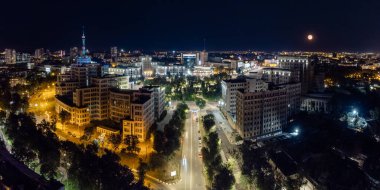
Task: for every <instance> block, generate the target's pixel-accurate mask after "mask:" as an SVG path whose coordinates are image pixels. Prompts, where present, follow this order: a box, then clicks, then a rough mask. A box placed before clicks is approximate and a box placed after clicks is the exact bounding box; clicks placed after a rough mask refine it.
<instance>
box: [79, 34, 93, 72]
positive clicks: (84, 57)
mask: <svg viewBox="0 0 380 190" xmlns="http://www.w3.org/2000/svg"><path fill="white" fill-rule="evenodd" d="M89 63H91V57H89V56H87V55H86V36H85V35H84V28H83V34H82V51H81V56H79V57H77V64H79V65H82V64H89Z"/></svg>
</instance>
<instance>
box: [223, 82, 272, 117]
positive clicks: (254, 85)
mask: <svg viewBox="0 0 380 190" xmlns="http://www.w3.org/2000/svg"><path fill="white" fill-rule="evenodd" d="M221 85H222V99H223V101H224V103H223V105H222V110H223V111H225V112H226V113H228V114H229V115H231V117H232V118H235V116H236V92H237V91H238V90H239V89H247V88H250V89H252V90H253V91H261V90H266V89H267V88H268V84H267V83H265V82H264V81H262V80H260V79H255V78H248V77H246V78H238V79H231V80H224V81H222V84H221Z"/></svg>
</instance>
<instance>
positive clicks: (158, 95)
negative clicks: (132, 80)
mask: <svg viewBox="0 0 380 190" xmlns="http://www.w3.org/2000/svg"><path fill="white" fill-rule="evenodd" d="M141 90H144V91H147V92H148V93H152V96H153V101H154V102H153V105H154V118H155V119H156V120H158V119H159V118H160V116H161V114H162V112H163V111H164V110H165V88H164V87H161V86H144V87H142V89H141ZM141 90H140V91H141Z"/></svg>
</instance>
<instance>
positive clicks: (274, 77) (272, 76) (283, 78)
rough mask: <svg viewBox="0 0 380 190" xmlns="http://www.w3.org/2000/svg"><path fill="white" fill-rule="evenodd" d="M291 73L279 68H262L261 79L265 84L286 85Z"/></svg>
mask: <svg viewBox="0 0 380 190" xmlns="http://www.w3.org/2000/svg"><path fill="white" fill-rule="evenodd" d="M291 73H292V72H291V71H290V70H287V69H281V68H263V69H262V79H263V80H264V81H265V82H271V83H273V84H275V85H279V84H286V83H289V82H290V79H291Z"/></svg>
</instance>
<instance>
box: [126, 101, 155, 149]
mask: <svg viewBox="0 0 380 190" xmlns="http://www.w3.org/2000/svg"><path fill="white" fill-rule="evenodd" d="M153 108H154V103H153V98H151V97H149V96H142V95H140V96H135V97H134V99H133V101H132V103H131V112H130V113H131V114H130V116H129V117H127V118H125V119H123V129H122V137H123V139H125V138H126V137H127V135H135V136H137V138H138V139H139V141H145V139H146V138H147V132H148V131H149V128H150V127H151V126H152V125H153V123H154V111H153V110H154V109H153Z"/></svg>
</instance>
